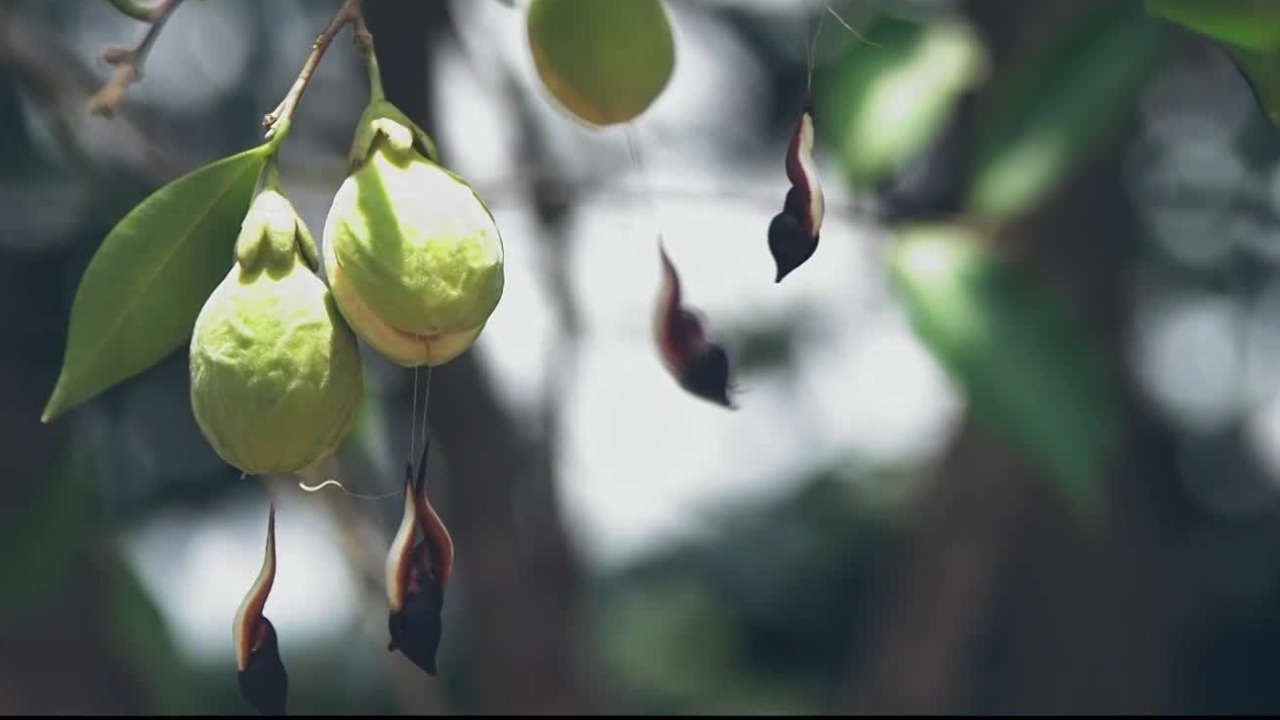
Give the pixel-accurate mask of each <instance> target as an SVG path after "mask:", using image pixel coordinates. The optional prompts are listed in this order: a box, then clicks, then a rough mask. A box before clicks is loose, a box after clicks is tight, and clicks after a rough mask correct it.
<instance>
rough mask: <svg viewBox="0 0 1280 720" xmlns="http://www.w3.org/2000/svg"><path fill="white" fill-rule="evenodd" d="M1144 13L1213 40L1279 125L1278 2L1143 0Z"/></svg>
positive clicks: (1279, 35)
mask: <svg viewBox="0 0 1280 720" xmlns="http://www.w3.org/2000/svg"><path fill="white" fill-rule="evenodd" d="M1147 11H1148V12H1150V13H1151V14H1152V15H1155V16H1157V17H1161V18H1164V19H1165V20H1169V21H1170V22H1174V23H1177V24H1179V25H1182V26H1183V27H1186V28H1188V29H1190V30H1192V31H1194V32H1197V33H1199V34H1201V35H1204V36H1205V37H1207V38H1209V39H1211V40H1214V41H1216V42H1217V44H1218V45H1219V46H1220V47H1221V48H1222V50H1223V51H1224V52H1226V53H1227V56H1228V57H1230V58H1231V61H1232V62H1233V63H1235V66H1236V68H1237V69H1238V70H1239V71H1240V73H1241V74H1242V75H1244V77H1245V80H1246V81H1248V83H1249V87H1250V89H1252V90H1253V94H1254V97H1255V98H1256V99H1257V101H1258V105H1260V106H1261V107H1262V109H1263V111H1264V112H1265V113H1266V114H1267V117H1268V118H1269V119H1270V120H1271V122H1272V123H1275V124H1278V125H1280V2H1275V0H1147Z"/></svg>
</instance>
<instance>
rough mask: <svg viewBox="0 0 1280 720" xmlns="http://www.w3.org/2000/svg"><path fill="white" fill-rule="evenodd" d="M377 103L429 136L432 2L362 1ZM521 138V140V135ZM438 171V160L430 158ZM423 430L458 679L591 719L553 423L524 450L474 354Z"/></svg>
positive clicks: (439, 18)
mask: <svg viewBox="0 0 1280 720" xmlns="http://www.w3.org/2000/svg"><path fill="white" fill-rule="evenodd" d="M365 12H366V15H367V16H368V20H369V25H370V30H371V31H372V32H373V34H374V38H375V40H376V42H377V47H378V53H379V56H380V58H381V64H382V72H383V83H384V85H385V87H386V90H387V95H388V97H389V99H390V100H391V101H392V102H394V103H396V104H397V105H399V106H400V107H401V109H403V110H404V111H405V112H406V113H408V114H409V116H410V117H413V118H414V119H415V120H417V121H418V122H419V124H421V125H422V126H423V127H424V128H426V129H427V131H428V132H431V131H432V128H433V127H434V126H435V113H434V108H433V107H432V100H431V97H432V87H431V83H432V73H431V55H430V53H429V49H430V48H433V47H435V46H436V44H438V43H440V42H443V41H446V40H447V39H448V35H449V32H450V31H451V28H452V25H451V19H450V14H449V3H448V2H445V1H444V0H435V1H433V2H421V1H419V0H370V1H369V2H367V3H366V10H365ZM526 132H532V130H526ZM441 152H442V154H443V155H444V156H445V157H444V158H443V159H444V162H445V164H446V165H447V164H448V148H442V149H441ZM431 388H432V389H431V406H430V417H429V423H430V426H431V431H432V434H433V436H434V437H435V438H436V439H437V440H438V442H439V447H440V449H441V451H442V452H441V454H442V455H443V456H444V459H445V463H446V466H447V476H448V486H447V488H446V492H445V493H444V503H443V510H442V514H444V517H445V520H446V522H447V523H449V527H450V531H451V532H452V534H453V536H454V541H455V543H456V545H457V552H458V560H459V568H458V569H459V582H460V583H461V585H462V588H461V590H460V591H459V592H458V593H457V594H456V595H455V596H454V597H455V598H458V599H459V601H460V602H463V603H465V607H464V608H463V614H464V616H465V618H466V620H465V627H466V635H467V641H466V650H465V653H466V660H467V667H468V672H467V677H468V680H469V682H470V683H471V685H472V687H471V690H472V693H471V694H472V696H473V697H474V698H475V702H476V706H475V708H474V709H475V710H476V711H478V712H482V713H497V714H502V713H520V714H583V713H591V712H596V711H598V710H599V707H600V706H599V704H598V703H599V700H598V698H596V697H595V696H594V693H593V692H592V691H591V684H590V683H589V682H588V672H589V669H590V668H591V666H592V664H591V663H590V662H588V661H587V659H586V658H587V657H588V652H589V651H588V649H587V645H586V643H587V640H588V638H589V634H588V633H587V632H586V628H585V626H584V625H583V622H584V620H583V618H584V615H583V612H582V610H583V608H582V604H583V603H584V601H585V593H584V587H583V586H584V580H583V577H582V572H581V569H580V565H579V562H578V559H577V557H576V556H575V554H574V552H573V548H572V546H571V544H570V541H569V538H568V536H567V534H566V532H565V528H564V525H563V522H562V520H561V517H560V511H559V506H558V500H557V497H556V492H555V477H554V471H553V467H552V454H551V446H552V441H553V438H552V436H551V434H552V433H553V432H554V427H555V425H554V422H550V423H548V424H547V426H546V427H544V428H541V430H542V431H543V432H542V433H541V436H540V437H533V438H527V437H525V434H524V433H522V432H521V428H519V427H517V426H516V424H515V422H514V421H513V420H512V418H510V417H509V416H508V415H507V413H506V412H505V411H504V410H503V408H502V407H501V406H500V404H499V401H498V398H497V397H496V396H495V394H494V391H493V389H492V387H491V386H490V383H489V380H488V378H486V377H485V375H484V372H483V370H482V369H481V368H480V366H479V365H478V364H477V362H476V357H475V354H474V352H468V353H466V354H465V355H463V356H462V357H460V358H458V359H457V360H455V361H453V362H451V363H449V364H447V365H445V366H443V367H441V368H437V369H436V370H435V371H434V375H433V379H432V384H431Z"/></svg>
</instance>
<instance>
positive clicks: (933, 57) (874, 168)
mask: <svg viewBox="0 0 1280 720" xmlns="http://www.w3.org/2000/svg"><path fill="white" fill-rule="evenodd" d="M866 40H867V41H866V42H862V41H851V42H850V43H849V44H848V50H847V51H846V53H845V55H844V57H843V58H841V59H840V60H839V61H838V62H836V63H835V65H834V66H833V67H832V68H831V69H830V70H827V71H825V72H824V73H823V75H822V77H821V78H820V79H819V83H818V85H819V87H818V90H817V92H816V93H815V96H814V100H815V103H816V104H817V107H816V108H815V110H816V113H815V119H814V125H815V127H816V128H817V129H818V131H819V133H821V134H822V135H823V136H824V137H825V138H826V139H827V140H828V141H829V142H831V143H833V144H834V145H835V146H836V147H838V148H839V152H840V160H841V163H842V165H843V167H844V170H845V177H846V179H847V180H848V181H849V183H851V184H852V185H854V186H861V185H865V184H867V183H871V182H874V181H876V180H878V179H879V178H880V177H882V176H884V175H886V174H888V173H891V172H893V171H894V170H896V169H898V168H899V167H901V166H902V165H903V164H904V163H906V162H907V161H909V160H911V159H912V157H913V156H915V155H916V154H918V153H919V152H921V151H922V150H923V149H924V147H925V146H926V145H928V143H929V142H930V141H931V140H932V139H933V138H934V136H935V135H936V134H937V132H938V131H939V130H940V129H941V127H942V125H943V123H944V122H945V120H946V118H947V115H948V113H950V112H951V110H952V106H953V104H954V103H955V101H956V99H957V97H958V96H959V95H960V93H962V92H963V91H964V90H966V89H968V88H969V87H971V86H973V85H974V84H975V83H976V82H977V81H979V80H980V79H981V77H982V76H983V74H984V72H985V70H986V65H987V58H986V53H985V50H984V48H983V47H982V44H981V42H980V41H979V39H978V38H977V36H976V35H975V34H974V32H973V31H972V30H971V29H970V28H969V27H968V26H967V25H963V24H960V23H958V22H950V21H937V22H929V23H916V22H908V21H905V20H898V19H894V18H887V17H884V18H881V19H879V20H878V21H877V22H876V23H875V25H873V26H872V27H871V28H870V29H869V30H868V31H867V33H866Z"/></svg>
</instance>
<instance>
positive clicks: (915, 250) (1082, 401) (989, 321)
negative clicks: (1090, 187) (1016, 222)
mask: <svg viewBox="0 0 1280 720" xmlns="http://www.w3.org/2000/svg"><path fill="white" fill-rule="evenodd" d="M980 243H981V239H980V238H979V237H978V236H977V235H976V234H974V233H973V232H970V231H967V230H965V229H962V228H959V227H953V226H933V225H924V226H916V227H913V228H908V229H906V230H904V231H902V234H901V235H900V236H899V238H898V242H897V244H896V245H895V247H894V249H893V251H892V253H891V258H890V272H891V277H892V279H893V282H894V286H895V288H896V289H897V291H898V292H899V293H900V295H901V296H902V297H903V299H904V301H905V304H906V306H907V308H908V310H909V313H910V316H911V321H912V325H913V327H914V328H915V330H916V333H917V335H918V336H919V337H920V338H921V340H922V341H923V342H924V343H925V344H926V345H927V346H928V347H929V348H930V350H931V351H932V352H933V354H934V355H935V356H936V357H937V358H938V359H939V361H940V362H941V363H942V364H943V366H944V367H945V368H946V369H947V371H948V373H949V374H950V375H951V377H952V378H953V380H954V381H955V382H956V383H957V384H958V385H959V386H960V387H961V388H962V390H963V391H964V393H965V395H966V396H967V397H968V400H969V403H970V409H971V411H972V413H973V415H974V417H975V419H976V420H977V421H978V422H980V423H982V424H984V426H986V427H988V428H991V429H992V430H994V431H996V432H999V433H1000V434H1001V435H1002V436H1003V437H1005V438H1007V439H1009V440H1010V441H1012V442H1013V443H1014V444H1015V445H1017V446H1018V447H1020V448H1021V449H1022V450H1023V451H1024V452H1025V453H1026V454H1027V457H1028V458H1030V459H1032V460H1034V461H1036V462H1038V463H1039V464H1040V465H1041V466H1042V467H1043V468H1045V469H1046V470H1047V471H1048V472H1049V473H1050V474H1051V476H1052V477H1053V478H1055V479H1056V481H1057V482H1058V484H1059V486H1060V487H1061V489H1062V490H1063V491H1064V492H1065V493H1066V495H1067V496H1068V497H1070V498H1072V499H1074V500H1075V501H1077V503H1079V506H1080V507H1083V508H1085V509H1090V508H1093V507H1094V506H1095V502H1096V501H1097V500H1098V499H1099V497H1100V493H1101V491H1102V483H1103V480H1104V477H1105V475H1106V472H1107V464H1108V462H1109V454H1110V452H1111V450H1112V447H1113V446H1112V443H1113V442H1114V440H1115V435H1116V432H1117V429H1118V427H1119V424H1118V422H1119V420H1118V412H1119V410H1118V407H1117V405H1116V404H1115V403H1116V401H1115V396H1114V395H1113V393H1112V392H1111V388H1110V385H1109V380H1108V376H1107V372H1106V368H1105V365H1104V363H1103V361H1102V358H1101V355H1100V353H1099V352H1098V350H1097V347H1096V345H1095V344H1094V342H1093V339H1092V338H1091V337H1090V336H1089V334H1088V333H1087V332H1086V331H1085V329H1084V328H1083V327H1081V326H1080V325H1079V324H1078V323H1077V321H1076V319H1075V318H1074V317H1073V316H1072V315H1071V314H1070V313H1069V312H1068V311H1067V309H1066V307H1065V306H1064V305H1063V303H1062V302H1061V300H1060V299H1059V298H1057V297H1056V296H1054V295H1052V294H1051V293H1049V292H1048V290H1047V289H1045V288H1042V287H1039V286H1037V285H1036V284H1035V283H1034V282H1032V281H1030V280H1029V279H1028V278H1026V277H1024V276H1023V275H1021V274H1020V273H1019V272H1018V271H1017V270H1016V269H1015V268H1014V267H1012V266H1010V265H1009V264H1007V263H1005V262H1004V261H1002V260H1001V259H1000V258H998V257H997V256H995V255H994V254H993V253H991V252H990V251H989V250H986V249H985V248H984V247H983V246H982V245H981V244H980Z"/></svg>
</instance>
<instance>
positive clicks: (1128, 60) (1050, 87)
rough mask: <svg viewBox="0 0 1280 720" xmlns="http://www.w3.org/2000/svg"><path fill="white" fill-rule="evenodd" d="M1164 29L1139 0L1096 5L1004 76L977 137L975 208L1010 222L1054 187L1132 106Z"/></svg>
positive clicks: (971, 194)
mask: <svg viewBox="0 0 1280 720" xmlns="http://www.w3.org/2000/svg"><path fill="white" fill-rule="evenodd" d="M1163 31H1164V25H1163V24H1162V23H1160V22H1157V21H1155V20H1153V19H1152V18H1150V17H1149V16H1147V15H1146V14H1145V13H1143V12H1142V11H1141V8H1140V7H1137V6H1135V5H1134V4H1132V3H1126V2H1104V3H1098V4H1097V6H1096V7H1095V8H1094V9H1092V10H1091V11H1089V12H1088V13H1086V14H1085V15H1084V16H1083V17H1082V18H1081V19H1080V20H1079V21H1078V22H1076V23H1074V24H1073V25H1072V26H1071V27H1069V28H1068V29H1067V30H1066V31H1064V33H1063V35H1062V36H1061V37H1059V38H1058V39H1057V40H1056V41H1055V42H1053V43H1051V44H1050V45H1049V46H1048V47H1047V48H1045V50H1044V51H1043V52H1042V53H1041V54H1039V56H1038V57H1033V58H1031V59H1030V61H1029V62H1027V63H1025V64H1023V65H1020V66H1019V67H1018V68H1017V70H1015V71H1014V72H1013V73H1011V74H1010V75H1009V76H1007V78H1006V80H1007V82H1006V83H1005V85H1004V86H1003V87H1000V88H997V89H996V90H995V91H994V92H995V98H996V99H995V101H994V105H993V108H992V112H991V117H990V119H989V120H988V121H987V122H985V123H984V124H983V135H982V136H981V137H980V138H979V141H978V149H977V154H976V157H975V162H974V168H975V170H974V175H973V177H972V178H971V181H970V186H969V190H968V203H969V207H970V209H971V210H973V211H974V212H976V213H977V214H978V215H980V216H982V217H984V218H987V219H990V220H997V221H999V220H1006V219H1008V218H1010V217H1011V216H1016V215H1019V214H1022V213H1024V212H1027V211H1030V210H1031V209H1033V208H1034V207H1035V206H1036V205H1037V204H1038V203H1039V202H1040V201H1041V200H1043V199H1044V198H1045V196H1046V195H1048V194H1049V193H1050V192H1052V191H1053V190H1054V189H1055V188H1056V187H1057V185H1058V184H1059V183H1060V182H1062V181H1063V180H1064V179H1065V178H1066V177H1067V176H1068V174H1069V173H1070V172H1071V171H1072V170H1073V169H1074V168H1075V166H1076V164H1077V163H1078V162H1079V161H1080V160H1081V159H1083V158H1084V157H1085V156H1086V154H1087V152H1088V151H1089V150H1091V149H1092V148H1093V147H1094V146H1096V145H1097V144H1098V143H1099V142H1101V141H1102V140H1103V139H1104V137H1105V136H1107V135H1108V134H1110V132H1111V131H1113V130H1114V129H1115V128H1116V126H1117V125H1118V122H1117V121H1118V120H1120V119H1121V118H1122V117H1123V116H1124V115H1125V114H1126V113H1127V112H1128V110H1129V108H1130V107H1131V105H1132V103H1133V101H1134V99H1135V98H1136V95H1137V92H1138V90H1139V89H1140V88H1141V86H1142V84H1143V83H1144V82H1145V80H1146V79H1147V77H1148V74H1149V73H1150V71H1151V70H1152V69H1153V68H1154V67H1155V65H1156V61H1157V60H1158V59H1159V56H1160V51H1161V48H1162V47H1163V40H1164V32H1163Z"/></svg>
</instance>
